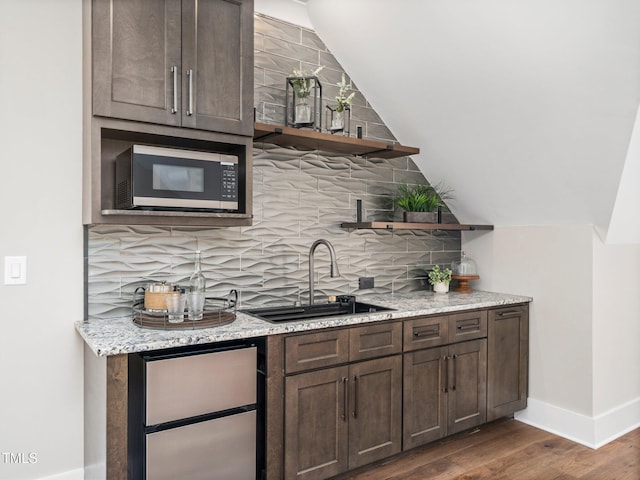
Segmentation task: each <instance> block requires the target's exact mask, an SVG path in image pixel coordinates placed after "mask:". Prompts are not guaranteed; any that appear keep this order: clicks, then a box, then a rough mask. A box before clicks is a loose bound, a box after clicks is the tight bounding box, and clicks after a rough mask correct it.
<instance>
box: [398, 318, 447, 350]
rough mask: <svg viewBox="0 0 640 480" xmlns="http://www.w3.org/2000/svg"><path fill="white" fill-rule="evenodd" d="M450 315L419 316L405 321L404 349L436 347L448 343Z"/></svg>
mask: <svg viewBox="0 0 640 480" xmlns="http://www.w3.org/2000/svg"><path fill="white" fill-rule="evenodd" d="M448 319H449V317H447V316H437V317H419V318H415V319H412V320H405V322H404V350H405V351H411V350H417V349H419V348H428V347H435V346H438V345H442V344H444V343H447V339H448V338H449V337H448V333H447V332H448V331H449V320H448Z"/></svg>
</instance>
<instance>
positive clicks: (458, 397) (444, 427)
mask: <svg viewBox="0 0 640 480" xmlns="http://www.w3.org/2000/svg"><path fill="white" fill-rule="evenodd" d="M486 369H487V340H486V339H485V338H482V339H479V340H471V341H468V342H461V343H457V344H454V345H449V346H446V347H436V348H429V349H425V350H418V351H415V352H411V353H405V355H404V375H403V377H404V378H403V382H404V384H403V395H404V396H403V405H404V412H403V447H402V448H403V450H409V449H411V448H414V447H417V446H419V445H424V444H426V443H429V442H432V441H434V440H437V439H439V438H442V437H445V436H447V435H451V434H453V433H457V432H460V431H462V430H466V429H468V428H472V427H475V426H477V425H480V424H482V423H484V422H485V419H486V406H487V397H486V378H487V373H486Z"/></svg>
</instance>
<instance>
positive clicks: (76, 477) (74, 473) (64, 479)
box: [39, 468, 84, 480]
mask: <svg viewBox="0 0 640 480" xmlns="http://www.w3.org/2000/svg"><path fill="white" fill-rule="evenodd" d="M39 480H84V468H78V469H76V470H69V471H68V472H62V473H58V474H56V475H50V476H48V477H41V478H40V479H39Z"/></svg>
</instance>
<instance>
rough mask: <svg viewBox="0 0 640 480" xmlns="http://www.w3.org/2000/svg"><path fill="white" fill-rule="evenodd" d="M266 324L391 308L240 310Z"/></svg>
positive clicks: (342, 305) (336, 305) (338, 305)
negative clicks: (264, 321)
mask: <svg viewBox="0 0 640 480" xmlns="http://www.w3.org/2000/svg"><path fill="white" fill-rule="evenodd" d="M242 311H243V312H244V313H248V314H249V315H253V316H254V317H258V318H260V319H262V320H266V321H267V322H273V323H281V322H295V321H298V320H308V319H314V318H322V317H335V316H338V315H353V314H356V313H370V312H386V311H393V308H387V307H381V306H380V305H373V304H371V303H361V302H355V301H350V302H331V303H323V304H315V305H302V306H299V307H297V306H291V307H270V308H251V309H247V310H242Z"/></svg>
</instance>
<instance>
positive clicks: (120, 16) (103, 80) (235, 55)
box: [92, 0, 253, 136]
mask: <svg viewBox="0 0 640 480" xmlns="http://www.w3.org/2000/svg"><path fill="white" fill-rule="evenodd" d="M92 27H93V31H92V42H93V43H92V45H93V46H92V56H93V57H92V58H93V114H94V115H101V116H106V117H114V118H123V119H127V120H137V121H140V122H147V123H156V124H162V125H171V126H182V127H189V128H196V129H199V130H209V131H214V132H221V133H232V134H238V135H245V136H253V0H182V1H180V0H93V17H92Z"/></svg>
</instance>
